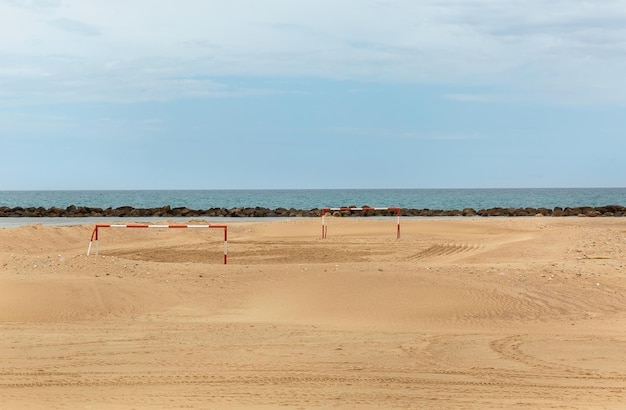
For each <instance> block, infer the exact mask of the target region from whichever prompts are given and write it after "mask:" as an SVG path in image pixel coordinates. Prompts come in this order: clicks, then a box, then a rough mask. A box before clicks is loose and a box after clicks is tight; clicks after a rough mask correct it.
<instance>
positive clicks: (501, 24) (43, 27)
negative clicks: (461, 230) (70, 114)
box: [0, 0, 626, 104]
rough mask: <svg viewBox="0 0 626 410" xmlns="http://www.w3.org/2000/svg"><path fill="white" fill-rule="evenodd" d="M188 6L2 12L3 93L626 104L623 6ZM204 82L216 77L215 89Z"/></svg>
mask: <svg viewBox="0 0 626 410" xmlns="http://www.w3.org/2000/svg"><path fill="white" fill-rule="evenodd" d="M185 5H186V6H185V7H181V6H180V4H179V3H176V2H173V1H162V2H153V1H148V0H135V1H133V2H127V1H122V0H110V1H107V2H97V3H94V2H80V1H78V0H67V1H66V2H64V3H63V7H59V6H60V3H59V2H57V1H52V0H50V1H43V0H39V1H17V0H13V1H10V2H6V1H5V2H4V3H0V14H1V15H4V16H7V21H8V23H7V24H6V25H4V27H3V28H0V34H2V35H1V36H0V57H1V58H2V61H3V69H2V70H1V71H0V83H3V84H16V85H14V86H10V87H9V90H8V91H7V90H6V89H5V90H3V93H4V95H5V96H7V94H8V96H9V97H10V96H13V97H15V98H20V99H28V98H33V99H34V98H36V97H41V92H40V90H41V89H46V90H47V91H48V92H47V93H46V96H47V98H49V99H51V100H54V99H57V98H59V99H68V98H70V99H73V100H76V101H80V99H81V98H85V99H100V100H102V101H123V100H129V101H133V100H138V99H139V100H141V99H152V98H154V99H157V100H158V99H171V98H185V97H187V98H195V97H205V96H223V95H233V94H232V93H231V92H226V93H225V92H224V90H230V91H233V87H234V88H236V87H235V86H233V85H228V84H224V83H225V81H226V80H225V79H224V77H228V76H237V77H241V76H250V77H263V76H269V77H290V78H322V79H350V80H356V81H364V82H379V83H412V84H426V85H432V84H437V85H442V84H444V85H446V86H450V87H454V86H459V87H467V86H490V87H497V88H498V89H499V90H502V96H503V99H502V100H503V101H507V100H515V99H520V98H523V99H539V100H546V99H547V100H550V101H553V102H556V103H563V102H572V101H578V102H581V103H586V102H607V103H619V104H624V103H626V78H624V76H623V72H626V43H625V42H624V41H623V38H626V6H625V5H624V4H623V3H622V2H620V1H603V2H593V3H592V2H583V1H569V0H556V1H547V0H529V1H527V2H523V3H518V2H501V1H496V0H463V1H461V0H450V1H447V2H440V1H434V0H432V1H420V2H414V1H410V0H386V1H381V0H345V1H342V2H336V1H331V0H315V1H313V0H310V1H299V2H292V1H286V0H266V1H264V2H257V1H252V0H231V1H228V2H206V1H200V0H189V1H188V2H186V3H185ZM42 13H43V14H42ZM206 78H221V79H220V80H219V82H220V83H221V85H216V84H215V83H216V82H217V80H213V81H210V80H205V79H206ZM26 79H29V80H33V79H34V81H32V82H31V81H27V80H26ZM176 79H178V80H176ZM181 79H184V80H181ZM59 84H62V85H63V86H59ZM18 85H19V87H18ZM251 91H252V90H247V91H246V92H251ZM237 92H239V91H237ZM261 92H263V91H261ZM449 98H452V99H455V98H456V99H462V98H466V100H468V98H469V95H465V96H464V95H463V93H459V94H454V93H452V94H451V95H450V96H449ZM474 98H475V99H480V98H478V97H477V96H475V97H474ZM481 98H486V96H483V97H481Z"/></svg>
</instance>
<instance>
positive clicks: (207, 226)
mask: <svg viewBox="0 0 626 410" xmlns="http://www.w3.org/2000/svg"><path fill="white" fill-rule="evenodd" d="M102 228H130V229H195V228H200V229H222V230H223V231H224V265H226V264H227V262H228V226H227V225H211V224H204V225H195V224H170V225H150V224H96V226H94V228H93V231H92V232H91V239H90V240H89V247H88V248H87V256H89V254H90V253H91V246H92V245H93V244H94V242H95V254H96V255H97V254H98V239H99V231H100V229H102Z"/></svg>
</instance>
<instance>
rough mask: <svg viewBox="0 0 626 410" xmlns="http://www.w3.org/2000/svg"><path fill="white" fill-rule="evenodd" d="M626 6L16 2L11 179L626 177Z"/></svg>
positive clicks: (81, 185) (6, 167)
mask: <svg viewBox="0 0 626 410" xmlns="http://www.w3.org/2000/svg"><path fill="white" fill-rule="evenodd" d="M624 73H626V2H623V1H610V0H606V1H597V2H589V1H576V0H549V1H548V0H546V1H544V0H526V1H506V2H505V1H501V0H448V1H429V0H422V1H414V0H341V1H337V0H263V1H257V0H219V1H212V0H180V1H173V0H161V1H153V0H131V1H128V0H93V1H84V0H0V144H1V161H0V175H2V177H1V178H0V190H19V189H24V190H29V189H177V188H180V189H230V188H232V189H265V188H285V189H288V188H499V187H503V188H504V187H624V186H626V165H624V164H625V163H626V161H624V157H625V155H624V153H625V152H626V110H625V109H626V75H624Z"/></svg>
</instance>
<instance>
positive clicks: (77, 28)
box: [50, 18, 100, 36]
mask: <svg viewBox="0 0 626 410" xmlns="http://www.w3.org/2000/svg"><path fill="white" fill-rule="evenodd" d="M50 24H51V25H52V26H54V27H56V28H58V29H61V30H65V31H67V32H70V33H75V34H81V35H84V36H98V35H100V30H98V29H97V28H95V27H94V26H91V25H89V24H85V23H81V22H80V21H76V20H72V19H68V18H58V19H54V20H52V21H50Z"/></svg>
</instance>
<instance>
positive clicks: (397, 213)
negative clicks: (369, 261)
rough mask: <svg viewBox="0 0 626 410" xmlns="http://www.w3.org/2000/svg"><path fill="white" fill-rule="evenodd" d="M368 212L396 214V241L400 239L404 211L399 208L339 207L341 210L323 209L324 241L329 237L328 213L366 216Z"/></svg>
mask: <svg viewBox="0 0 626 410" xmlns="http://www.w3.org/2000/svg"><path fill="white" fill-rule="evenodd" d="M368 211H392V212H395V213H396V218H397V222H396V239H400V214H401V213H402V209H401V208H398V207H389V208H371V207H368V206H365V207H362V208H356V207H349V206H344V207H339V208H322V239H326V237H327V235H328V226H327V225H326V213H329V212H363V213H364V214H365V213H367V212H368Z"/></svg>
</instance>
